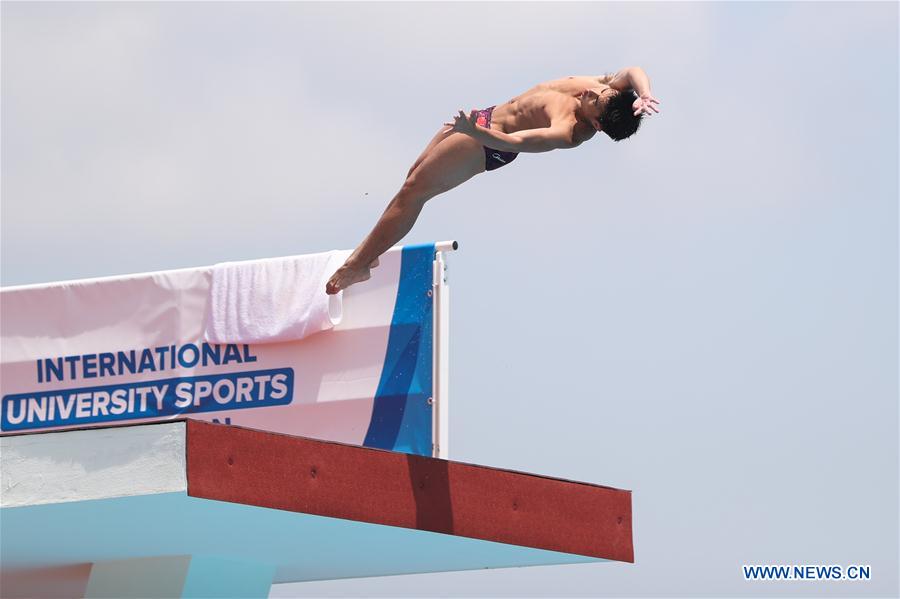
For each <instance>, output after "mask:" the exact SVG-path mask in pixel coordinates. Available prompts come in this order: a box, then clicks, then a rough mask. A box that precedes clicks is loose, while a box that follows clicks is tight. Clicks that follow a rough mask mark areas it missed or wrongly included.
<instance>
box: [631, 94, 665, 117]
mask: <svg viewBox="0 0 900 599" xmlns="http://www.w3.org/2000/svg"><path fill="white" fill-rule="evenodd" d="M657 104H659V100H657V99H656V98H654V97H653V96H651V95H650V94H644V95H643V96H641V97H640V98H638V99H637V100H635V101H634V104H632V105H631V108H632V109H633V110H634V116H637V115H639V114H646V115H652V114H653V113H654V112H655V113H657V114H659V109H658V108H657V107H656V105H657ZM651 110H652V111H653V112H650V111H651Z"/></svg>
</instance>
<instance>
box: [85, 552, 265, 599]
mask: <svg viewBox="0 0 900 599" xmlns="http://www.w3.org/2000/svg"><path fill="white" fill-rule="evenodd" d="M274 576H275V566H273V565H269V564H261V563H252V562H243V561H236V560H227V559H221V558H216V557H204V556H192V555H167V556H159V557H144V558H136V559H126V560H114V561H106V562H95V563H94V564H93V566H92V568H91V574H90V578H89V579H88V584H87V588H86V589H85V593H84V596H85V598H90V599H94V598H99V597H115V598H119V599H126V598H131V597H134V598H138V597H142V598H146V597H181V598H185V599H187V598H188V597H222V598H224V597H235V598H238V597H245V598H251V597H260V598H263V599H265V598H266V597H268V596H269V589H270V588H271V586H272V580H273V578H274Z"/></svg>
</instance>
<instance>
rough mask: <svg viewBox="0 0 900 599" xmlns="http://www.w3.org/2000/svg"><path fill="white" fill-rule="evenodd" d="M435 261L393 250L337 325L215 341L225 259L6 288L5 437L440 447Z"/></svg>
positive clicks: (1, 428) (427, 248)
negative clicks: (80, 435) (161, 426)
mask: <svg viewBox="0 0 900 599" xmlns="http://www.w3.org/2000/svg"><path fill="white" fill-rule="evenodd" d="M434 260H435V246H434V244H429V245H420V246H407V247H403V248H394V249H392V250H390V251H388V252H386V253H385V254H384V255H383V256H382V257H381V259H380V265H379V266H378V267H377V268H375V269H373V270H372V278H371V279H370V280H368V281H365V282H363V283H359V284H356V285H354V286H352V287H350V288H349V289H348V290H346V291H344V292H343V294H342V295H343V299H342V310H341V312H342V314H341V318H340V321H339V322H338V323H337V324H336V325H334V326H333V328H329V329H327V330H322V331H320V332H314V333H313V334H311V335H309V336H307V337H304V338H302V339H298V340H287V341H277V342H268V343H259V342H251V343H242V342H240V340H236V341H235V342H233V343H211V342H209V341H207V340H205V339H206V338H207V336H206V335H205V334H204V333H205V330H206V329H205V326H206V325H205V323H207V320H208V317H209V310H210V306H211V305H212V301H211V295H210V291H211V286H212V283H213V273H214V268H215V267H205V268H193V269H182V270H174V271H166V272H159V273H146V274H137V275H128V276H122V277H107V278H102V279H89V280H83V281H68V282H60V283H50V284H46V285H27V286H21V287H8V288H4V289H3V290H2V291H0V315H2V322H0V335H2V348H0V349H2V353H0V362H2V363H0V391H2V418H0V432H2V433H3V434H11V433H20V432H30V431H40V430H45V431H46V430H62V429H68V428H83V427H95V426H105V425H113V424H124V423H140V422H150V421H161V420H163V421H164V420H168V419H173V418H179V417H191V418H197V419H202V420H209V421H216V422H221V423H225V424H234V425H240V426H247V427H251V428H257V429H263V430H268V431H274V432H283V433H287V434H291V435H301V436H307V437H314V438H318V439H326V440H332V441H340V442H344V443H352V444H355V445H364V446H368V447H377V448H382V449H390V450H396V451H403V452H408V453H415V454H421V455H432V449H433V448H432V431H433V424H434V422H433V415H434V414H433V408H434V399H433V398H434V393H433V378H434V377H433V366H434V363H433V360H434V357H433V350H434V340H433V327H434V324H433V317H434V313H433V310H434V304H435V302H434V296H433V285H434V275H433V268H434V264H435V262H434ZM242 264H249V262H248V263H242ZM256 291H257V292H258V291H260V290H256ZM263 291H264V290H263ZM276 299H277V298H276Z"/></svg>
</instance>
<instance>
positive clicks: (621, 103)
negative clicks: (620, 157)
mask: <svg viewBox="0 0 900 599" xmlns="http://www.w3.org/2000/svg"><path fill="white" fill-rule="evenodd" d="M637 97H638V95H637V94H636V93H635V92H634V90H632V89H629V90H625V91H619V92H618V93H617V94H616V95H615V96H613V97H612V98H610V99H609V102H607V103H606V108H605V109H604V111H603V114H602V115H600V118H599V119H598V120H599V121H600V124H601V125H603V131H604V133H606V134H607V135H609V136H610V138H612V140H613V141H622V140H623V139H625V138H626V137H631V136H632V135H634V134H635V133H636V132H637V130H638V127H640V126H641V118H642V117H643V115H638V116H634V109H633V108H632V107H631V105H632V104H634V101H635V100H637Z"/></svg>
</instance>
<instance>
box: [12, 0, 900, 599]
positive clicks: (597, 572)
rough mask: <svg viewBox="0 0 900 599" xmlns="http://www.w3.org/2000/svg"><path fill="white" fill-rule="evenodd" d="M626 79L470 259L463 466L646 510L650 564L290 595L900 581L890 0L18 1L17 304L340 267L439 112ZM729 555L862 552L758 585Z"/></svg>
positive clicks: (477, 214)
mask: <svg viewBox="0 0 900 599" xmlns="http://www.w3.org/2000/svg"><path fill="white" fill-rule="evenodd" d="M628 65H639V66H641V67H643V68H644V69H645V70H646V71H647V73H648V74H649V76H650V79H651V82H652V87H653V92H654V94H655V95H656V97H658V98H659V99H660V100H661V102H662V104H661V109H662V114H661V115H658V116H654V117H652V118H651V119H650V120H649V121H648V122H646V123H644V125H643V127H642V130H641V131H640V132H639V133H638V134H637V135H636V136H635V137H634V138H633V139H630V140H627V141H624V142H621V143H619V144H614V143H612V142H610V141H609V140H607V139H606V138H605V136H602V135H601V136H597V137H596V138H595V139H594V140H592V141H591V142H589V143H586V144H584V145H582V146H581V147H579V148H577V149H574V150H563V151H556V152H551V153H547V154H535V155H522V156H520V157H519V159H518V160H517V161H516V162H515V163H514V164H511V165H509V166H508V167H504V168H502V169H500V170H498V171H495V172H491V173H485V174H483V175H479V176H478V177H476V178H475V179H473V180H472V181H469V182H468V183H466V184H464V185H463V186H462V187H460V188H457V189H455V190H452V191H451V192H449V193H447V194H445V195H443V196H439V197H438V198H436V199H434V200H432V201H430V202H429V203H428V205H427V206H426V207H425V210H424V212H423V215H422V217H421V218H420V220H419V222H418V223H417V225H416V226H415V228H414V229H413V231H412V232H411V233H410V234H409V235H408V236H407V238H406V239H405V240H404V241H405V242H407V243H421V242H426V241H435V240H445V239H456V240H458V241H459V243H460V250H459V251H458V252H456V253H455V254H454V255H452V256H451V257H450V272H449V274H450V281H451V285H452V289H453V295H452V298H453V305H452V325H451V327H452V345H451V402H452V403H451V422H450V427H451V429H450V431H451V444H452V447H451V457H452V458H453V459H457V460H461V461H466V462H472V463H479V464H485V465H489V466H496V467H501V468H510V469H515V470H521V471H527V472H535V473H539V474H546V475H552V476H558V477H561V478H567V479H574V480H582V481H587V482H592V483H598V484H603V485H609V486H614V487H619V488H625V489H631V490H633V493H634V495H633V498H634V539H635V557H636V563H635V564H620V563H601V564H583V565H573V566H558V567H538V568H523V569H512V570H493V571H477V572H461V573H450V574H432V575H417V576H405V577H387V578H379V579H360V580H347V581H332V582H321V583H303V584H301V585H282V586H278V587H276V588H275V589H274V590H273V592H272V596H273V597H300V596H376V597H395V596H429V597H431V596H434V597H436V596H518V597H522V596H549V595H552V596H596V597H613V596H616V597H624V596H633V597H637V596H642V597H646V596H682V597H699V596H710V597H712V596H717V597H721V596H751V595H777V596H795V595H797V596H896V595H897V594H898V592H900V589H898V573H897V563H898V505H900V496H898V471H900V465H898V343H897V342H898V309H897V308H898V209H897V208H898V166H897V165H898V108H897V107H898V4H897V3H893V2H880V3H839V2H833V3H814V2H804V3H782V2H767V3H753V2H742V3H725V2H721V3H712V2H710V3H676V2H671V3H630V4H624V3H586V2H585V3H554V4H550V3H513V2H509V3H490V4H483V3H446V4H445V3H412V2H410V3H393V4H383V3H374V2H373V3H365V4H357V3H331V4H325V3H321V4H311V3H265V4H262V3H259V4H252V3H214V2H208V3H174V2H173V3H162V4H146V3H141V4H138V3H101V4H87V3H63V4H52V3H11V2H4V3H3V4H2V148H0V149H2V164H0V167H2V172H0V175H2V189H0V191H2V214H0V216H2V230H0V232H2V244H0V250H2V273H0V275H2V284H3V285H18V284H26V283H39V282H47V281H56V280H64V279H75V278H84V277H93V276H104V275H115V274H125V273H133V272H142V271H154V270H165V269H172V268H182V267H191V266H204V265H210V264H214V263H216V262H221V261H227V260H248V259H253V258H263V257H273V256H284V255H293V254H302V253H310V252H319V251H325V250H330V249H336V248H351V247H353V246H355V244H356V243H358V242H359V241H360V239H361V238H362V237H363V236H364V235H365V234H366V233H367V232H368V230H369V229H370V227H371V226H372V225H373V224H374V222H375V220H376V218H377V216H378V215H379V214H380V213H381V211H382V210H383V209H384V206H385V204H386V203H387V201H388V200H389V199H390V197H391V196H392V194H393V193H395V192H396V190H397V189H398V187H399V185H400V183H401V182H402V180H403V177H404V175H405V173H406V171H407V169H408V168H409V166H410V165H411V163H412V161H413V160H414V159H415V158H416V156H417V155H418V154H419V152H420V151H421V149H422V148H423V147H424V145H425V144H426V143H427V142H428V140H429V139H430V138H431V136H432V135H433V134H434V132H435V131H437V129H438V128H439V127H440V126H441V123H443V122H444V121H445V120H447V119H448V118H449V117H450V116H452V115H453V114H454V113H455V112H456V111H457V110H458V109H460V108H463V109H469V108H476V107H477V108H483V107H486V106H489V105H492V104H498V103H501V102H503V101H505V100H507V99H509V98H510V97H512V96H513V95H515V94H517V93H520V92H522V91H524V90H525V89H527V88H529V87H531V86H532V85H534V84H535V83H537V82H540V81H542V80H546V79H553V78H558V77H563V76H566V75H580V74H601V73H604V72H608V71H614V70H616V69H618V68H621V67H624V66H628ZM742 564H839V565H850V564H869V565H871V568H872V576H873V578H872V580H870V581H868V582H854V583H850V582H840V583H837V582H830V583H829V582H819V583H814V582H807V583H798V582H795V583H790V584H788V583H781V584H779V583H773V582H765V583H764V582H747V581H745V580H744V579H743V576H742V573H741V565H742Z"/></svg>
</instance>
